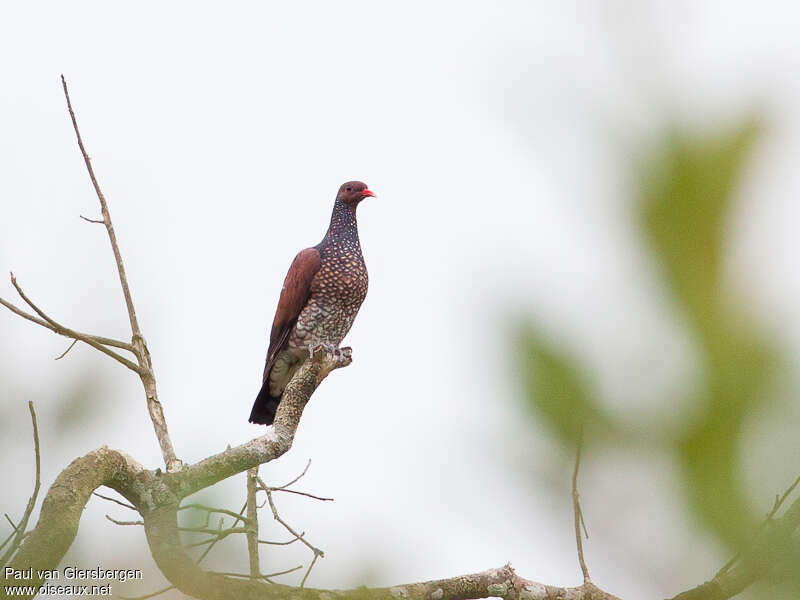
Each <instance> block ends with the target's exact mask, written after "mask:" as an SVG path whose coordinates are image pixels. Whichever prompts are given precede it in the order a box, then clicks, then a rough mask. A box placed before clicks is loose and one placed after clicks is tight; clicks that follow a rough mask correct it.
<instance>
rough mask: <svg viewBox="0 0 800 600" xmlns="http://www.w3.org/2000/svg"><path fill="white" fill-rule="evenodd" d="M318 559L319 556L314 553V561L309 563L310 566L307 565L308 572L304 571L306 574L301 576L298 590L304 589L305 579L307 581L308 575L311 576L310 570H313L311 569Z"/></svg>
mask: <svg viewBox="0 0 800 600" xmlns="http://www.w3.org/2000/svg"><path fill="white" fill-rule="evenodd" d="M318 558H319V554H317V553H316V552H315V553H314V559H313V560H312V561H311V564H310V565H308V571H306V574H305V575H303V581H301V582H300V588H301V589H302V588H303V587H305V585H306V579H308V576H309V575H311V569H313V568H314V565H315V564H316V562H317V559H318Z"/></svg>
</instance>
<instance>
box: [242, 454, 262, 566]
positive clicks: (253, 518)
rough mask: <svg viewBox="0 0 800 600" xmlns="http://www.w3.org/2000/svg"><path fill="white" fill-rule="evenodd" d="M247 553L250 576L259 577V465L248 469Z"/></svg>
mask: <svg viewBox="0 0 800 600" xmlns="http://www.w3.org/2000/svg"><path fill="white" fill-rule="evenodd" d="M245 476H246V477H247V520H248V521H249V523H248V527H247V555H248V558H249V559H250V576H251V577H258V576H259V574H260V568H259V560H258V506H257V505H256V491H257V490H258V483H257V481H256V479H258V467H253V468H252V469H248V470H247V474H246V475H245Z"/></svg>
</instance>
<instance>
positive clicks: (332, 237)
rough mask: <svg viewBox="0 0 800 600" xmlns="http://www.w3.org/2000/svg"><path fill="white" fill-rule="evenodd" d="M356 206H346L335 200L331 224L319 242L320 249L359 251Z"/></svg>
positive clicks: (344, 203)
mask: <svg viewBox="0 0 800 600" xmlns="http://www.w3.org/2000/svg"><path fill="white" fill-rule="evenodd" d="M357 206H358V205H357V204H347V203H346V202H342V201H340V200H336V202H335V203H334V205H333V214H331V224H330V225H329V226H328V231H327V232H326V233H325V238H324V239H323V240H322V242H320V244H319V245H320V246H321V247H322V248H326V247H331V246H334V247H337V246H338V247H342V246H345V247H349V248H351V249H358V251H359V252H360V251H361V244H360V243H359V240H358V222H357V221H356V207H357Z"/></svg>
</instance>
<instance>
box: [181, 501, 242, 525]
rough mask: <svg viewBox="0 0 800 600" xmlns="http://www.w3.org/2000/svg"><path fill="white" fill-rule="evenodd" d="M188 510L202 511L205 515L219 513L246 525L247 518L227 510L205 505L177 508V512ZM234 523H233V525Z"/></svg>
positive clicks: (189, 505)
mask: <svg viewBox="0 0 800 600" xmlns="http://www.w3.org/2000/svg"><path fill="white" fill-rule="evenodd" d="M189 508H193V509H195V510H202V511H205V512H207V513H219V514H221V515H228V516H229V517H233V518H234V519H238V520H239V521H244V522H245V523H247V522H248V521H247V518H246V517H243V516H242V515H241V514H238V513H235V512H233V511H232V510H228V509H227V508H216V507H214V506H206V505H205V504H197V503H192V504H184V505H183V506H181V507H179V508H178V510H179V511H181V510H187V509H189ZM235 524H236V523H234V525H235Z"/></svg>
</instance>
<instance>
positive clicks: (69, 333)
mask: <svg viewBox="0 0 800 600" xmlns="http://www.w3.org/2000/svg"><path fill="white" fill-rule="evenodd" d="M11 284H12V285H13V286H14V288H15V289H16V290H17V293H18V294H19V296H20V298H22V299H23V300H24V301H25V303H26V304H27V305H28V306H30V307H31V308H32V309H33V311H34V312H35V313H36V314H37V315H39V316H40V317H41V318H42V319H44V320H45V322H46V323H47V325H49V327H48V329H52V330H53V331H55V332H56V333H60V334H61V335H64V336H66V337H71V338H73V339H76V340H80V341H82V342H84V343H86V344H89V345H90V346H91V347H92V348H95V349H97V350H99V351H100V352H102V353H103V354H106V355H107V356H110V357H111V358H113V359H114V360H116V361H117V362H119V363H121V364H123V365H125V366H126V367H128V368H129V369H130V370H131V371H133V372H134V373H140V370H139V367H138V366H137V365H136V364H135V363H133V362H131V361H129V360H128V359H127V358H125V357H124V356H120V355H119V354H117V353H116V352H114V351H113V350H109V349H108V348H106V346H105V345H104V344H103V343H102V342H100V341H98V339H96V338H95V337H93V336H86V335H84V334H82V333H79V332H77V331H73V330H72V329H69V328H68V327H64V326H63V325H61V324H60V323H57V322H56V321H54V320H53V319H51V318H50V317H49V316H47V315H46V314H45V313H44V311H42V310H41V309H40V308H39V307H38V306H36V305H35V304H34V303H33V301H32V300H31V299H30V298H28V296H27V295H26V294H25V292H24V291H23V290H22V288H21V287H20V286H19V284H18V283H17V278H16V277H14V273H11ZM3 304H4V305H6V306H8V304H6V302H5V301H3ZM14 312H17V311H14ZM47 325H46V326H47ZM102 339H107V338H102ZM109 345H112V346H116V347H118V348H123V349H125V350H129V351H131V352H133V346H131V345H130V344H125V342H116V343H114V344H109ZM68 351H69V349H67V352H68ZM64 354H66V352H65V353H64ZM62 356H63V355H62ZM59 358H61V357H59Z"/></svg>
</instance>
